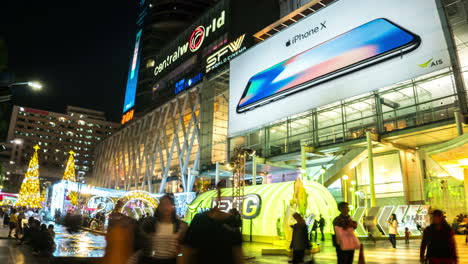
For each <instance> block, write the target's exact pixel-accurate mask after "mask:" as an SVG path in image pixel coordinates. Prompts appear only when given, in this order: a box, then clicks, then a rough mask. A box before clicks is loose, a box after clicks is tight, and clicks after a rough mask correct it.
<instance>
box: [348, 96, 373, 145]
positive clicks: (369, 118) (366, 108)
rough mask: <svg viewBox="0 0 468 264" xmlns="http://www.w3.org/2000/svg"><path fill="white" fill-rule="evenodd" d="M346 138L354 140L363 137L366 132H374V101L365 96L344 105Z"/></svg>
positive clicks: (370, 97)
mask: <svg viewBox="0 0 468 264" xmlns="http://www.w3.org/2000/svg"><path fill="white" fill-rule="evenodd" d="M344 113H345V121H346V124H345V126H346V138H347V139H356V138H360V137H363V136H365V133H366V131H367V130H375V126H376V118H375V114H376V110H375V99H374V97H373V96H372V95H371V96H366V97H365V98H362V99H360V100H356V101H353V102H349V103H346V104H345V105H344Z"/></svg>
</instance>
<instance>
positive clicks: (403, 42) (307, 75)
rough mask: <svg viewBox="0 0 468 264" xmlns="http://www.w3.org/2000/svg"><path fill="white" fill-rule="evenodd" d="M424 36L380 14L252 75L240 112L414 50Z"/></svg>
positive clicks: (238, 106) (238, 110)
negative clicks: (380, 16) (376, 17)
mask: <svg viewBox="0 0 468 264" xmlns="http://www.w3.org/2000/svg"><path fill="white" fill-rule="evenodd" d="M420 44H421V38H420V37H419V36H418V35H416V34H414V33H412V32H410V31H408V30H407V29H405V28H403V27H401V26H399V25H397V24H395V23H393V22H392V21H390V20H388V19H385V18H378V19H375V20H372V21H370V22H367V23H365V24H363V25H361V26H359V27H356V28H354V29H352V30H350V31H348V32H345V33H343V34H341V35H338V36H336V37H334V38H332V39H330V40H328V41H325V42H323V43H321V44H319V45H317V46H314V47H312V48H310V49H308V50H306V51H304V52H302V53H299V54H297V55H295V56H293V57H291V58H289V59H287V60H284V61H282V62H280V63H278V64H276V65H274V66H271V67H270V68H268V69H266V70H264V71H261V72H259V73H257V74H255V75H254V76H252V77H251V78H250V79H249V81H248V83H247V85H246V87H245V89H244V92H243V93H242V96H241V98H240V100H239V103H238V105H237V109H236V111H237V113H243V112H246V111H248V110H252V109H254V108H256V107H259V106H262V105H265V104H268V103H271V102H273V101H276V100H279V99H282V98H284V97H286V96H288V95H291V94H294V93H296V92H299V91H302V90H305V89H308V88H311V87H313V86H315V85H318V84H320V83H323V82H326V81H330V80H332V79H335V78H337V77H340V76H343V75H345V74H348V73H351V72H354V71H358V70H361V69H363V68H365V67H368V66H371V65H373V64H377V63H380V62H383V61H386V60H388V59H391V58H393V57H396V56H401V55H403V54H405V53H408V52H410V51H413V50H414V49H416V48H417V47H419V45H420Z"/></svg>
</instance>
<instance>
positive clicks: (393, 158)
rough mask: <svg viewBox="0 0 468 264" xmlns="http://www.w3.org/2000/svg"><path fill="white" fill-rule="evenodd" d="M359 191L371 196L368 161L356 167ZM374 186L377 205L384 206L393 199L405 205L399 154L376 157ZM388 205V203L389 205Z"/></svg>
mask: <svg viewBox="0 0 468 264" xmlns="http://www.w3.org/2000/svg"><path fill="white" fill-rule="evenodd" d="M356 176H357V184H358V190H359V191H361V192H363V193H366V194H367V197H369V196H368V195H369V194H370V189H369V167H368V162H367V159H366V160H364V161H362V162H361V163H359V164H358V166H357V167H356ZM374 179H375V180H374V185H375V194H376V198H377V203H378V204H379V201H381V202H382V203H381V204H383V203H384V200H385V199H388V198H393V199H394V200H398V201H399V202H400V203H401V204H405V199H404V189H403V175H402V169H401V163H400V157H399V154H398V152H394V153H386V154H384V155H381V156H376V157H374ZM387 204H388V203H387Z"/></svg>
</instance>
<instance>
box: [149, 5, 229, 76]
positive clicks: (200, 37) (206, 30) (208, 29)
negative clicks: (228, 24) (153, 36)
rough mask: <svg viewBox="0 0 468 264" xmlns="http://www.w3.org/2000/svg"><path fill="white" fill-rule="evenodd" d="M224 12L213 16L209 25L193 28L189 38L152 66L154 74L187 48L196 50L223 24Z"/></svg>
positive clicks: (172, 61)
mask: <svg viewBox="0 0 468 264" xmlns="http://www.w3.org/2000/svg"><path fill="white" fill-rule="evenodd" d="M225 17H226V12H225V11H224V10H223V11H221V13H220V15H219V17H218V18H213V20H212V21H211V23H210V24H209V25H206V26H203V25H200V26H198V27H196V28H195V30H193V32H192V34H190V38H189V39H188V41H187V42H185V43H184V44H183V45H180V46H178V47H177V49H176V50H175V51H174V52H172V53H171V54H170V55H168V56H167V57H166V58H165V59H164V60H163V61H161V62H160V63H159V64H158V65H157V66H156V67H154V76H157V75H158V74H159V73H160V72H162V71H164V69H166V68H167V67H169V66H170V65H171V64H172V63H174V62H175V61H177V60H178V59H179V58H180V57H182V56H183V55H185V54H186V53H187V52H188V50H190V52H192V53H194V52H196V51H198V50H199V49H200V48H201V46H202V45H203V42H204V40H205V39H206V38H208V37H209V36H210V34H212V33H214V32H215V31H216V30H218V29H220V28H222V27H223V26H224V24H225Z"/></svg>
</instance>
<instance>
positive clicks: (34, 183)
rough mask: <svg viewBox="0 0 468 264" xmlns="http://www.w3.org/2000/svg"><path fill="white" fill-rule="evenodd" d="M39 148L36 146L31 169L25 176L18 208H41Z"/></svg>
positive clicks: (30, 163) (17, 203)
mask: <svg viewBox="0 0 468 264" xmlns="http://www.w3.org/2000/svg"><path fill="white" fill-rule="evenodd" d="M39 149H40V148H39V146H38V145H36V146H34V154H33V156H32V158H31V160H30V161H29V167H28V170H27V171H26V174H25V175H24V180H23V184H21V189H20V192H19V198H18V201H17V202H16V206H27V207H30V208H42V207H41V190H40V184H39V159H38V155H37V151H38V150H39Z"/></svg>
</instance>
